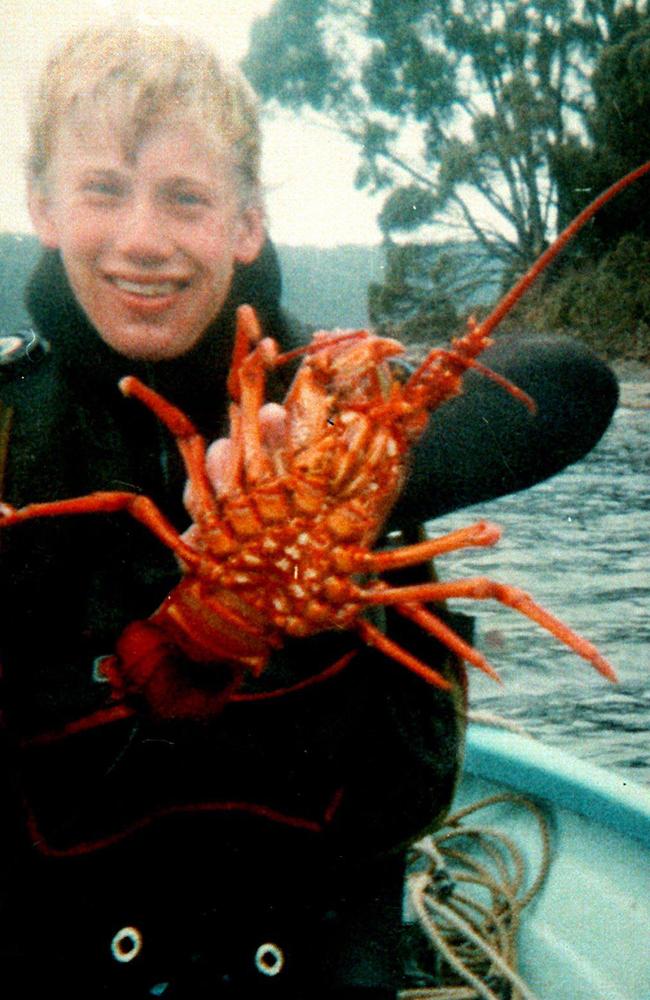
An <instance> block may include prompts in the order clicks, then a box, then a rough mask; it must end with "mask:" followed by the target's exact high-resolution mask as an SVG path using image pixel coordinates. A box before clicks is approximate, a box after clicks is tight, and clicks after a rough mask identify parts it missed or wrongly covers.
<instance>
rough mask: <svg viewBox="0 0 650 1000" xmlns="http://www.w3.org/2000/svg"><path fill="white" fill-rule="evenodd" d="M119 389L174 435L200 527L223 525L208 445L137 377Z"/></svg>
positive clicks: (180, 413) (179, 412) (129, 378)
mask: <svg viewBox="0 0 650 1000" xmlns="http://www.w3.org/2000/svg"><path fill="white" fill-rule="evenodd" d="M119 385H120V390H121V391H122V393H123V394H124V395H125V396H132V397H133V398H135V399H137V400H138V401H139V402H141V403H143V404H144V406H146V407H147V409H148V410H151V412H152V413H153V414H154V415H155V416H156V417H158V419H159V420H160V422H161V423H162V424H164V425H165V427H166V428H167V430H168V431H170V433H171V434H173V435H174V438H175V440H176V444H177V446H178V450H179V451H180V453H181V455H182V458H183V462H184V463H185V470H186V472H187V478H188V480H189V482H190V485H191V488H192V492H193V495H194V501H195V504H196V509H197V511H199V512H200V520H201V523H202V524H204V525H205V526H206V527H212V526H213V525H215V524H220V521H219V512H218V505H217V500H216V498H215V495H214V492H213V490H212V486H211V484H210V480H209V479H208V475H207V472H206V469H205V441H204V439H203V437H202V435H201V434H199V432H198V431H197V429H196V427H195V426H194V424H193V423H192V422H191V420H190V419H189V418H188V417H187V416H186V415H185V414H184V413H183V411H182V410H179V409H178V408H177V407H176V406H172V404H171V403H169V402H168V401H167V400H166V399H165V398H164V397H163V396H161V395H159V393H157V392H155V391H154V390H153V389H150V388H149V386H147V385H144V383H143V382H141V381H140V380H139V379H137V378H135V376H133V375H128V376H127V377H126V378H123V379H122V380H121V381H120V383H119Z"/></svg>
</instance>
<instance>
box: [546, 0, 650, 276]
mask: <svg viewBox="0 0 650 1000" xmlns="http://www.w3.org/2000/svg"><path fill="white" fill-rule="evenodd" d="M591 85H592V90H593V107H592V109H591V110H590V112H589V114H588V116H587V119H586V126H587V131H588V137H589V141H588V144H587V145H584V146H582V147H581V148H580V149H576V148H575V147H573V148H567V149H566V150H562V151H560V152H559V154H558V164H557V172H558V177H559V179H560V190H561V198H562V202H563V206H564V215H565V217H566V218H564V219H563V220H562V221H563V222H568V221H569V219H570V218H571V217H572V216H573V215H575V214H576V213H577V212H578V211H579V210H580V209H581V208H582V207H583V205H584V204H585V202H586V201H588V200H590V198H591V197H593V196H594V195H596V194H598V193H599V192H600V191H603V190H605V188H607V187H608V186H609V185H610V184H612V183H614V181H616V180H618V179H619V178H620V177H622V176H624V175H625V174H626V173H628V172H629V171H631V170H633V169H634V168H635V167H637V166H639V165H640V164H641V163H644V162H645V160H647V159H648V157H649V156H650V20H648V18H647V17H645V18H640V17H639V16H633V14H632V12H631V11H629V10H627V9H626V10H624V11H623V12H622V13H621V15H620V16H619V17H618V18H617V20H616V21H615V22H614V31H613V38H612V40H611V42H610V44H608V45H607V46H606V47H605V48H604V49H603V50H602V52H601V53H600V55H599V58H598V60H597V62H596V66H595V69H594V72H593V75H592V78H591ZM563 159H565V160H566V161H567V163H566V165H563V164H562V160H563ZM576 177H579V178H580V183H579V185H576ZM648 197H650V181H648V180H644V181H641V182H637V183H636V184H635V185H634V187H633V188H631V189H630V190H629V191H628V192H625V193H624V194H622V195H619V196H618V197H617V198H616V199H615V201H613V202H612V203H611V204H610V205H608V206H607V207H606V208H605V209H603V210H601V211H600V212H599V213H598V215H597V216H596V218H595V219H594V221H593V224H592V225H591V226H590V227H589V229H588V230H587V231H586V232H585V233H584V235H582V236H581V237H580V238H579V240H578V241H577V244H576V248H575V250H574V253H573V255H572V256H573V257H576V256H579V253H578V252H576V251H580V253H581V254H582V255H583V256H586V257H588V258H591V259H597V258H598V257H599V256H601V255H602V254H603V253H604V252H605V251H607V250H608V249H609V248H611V247H612V246H614V245H615V244H616V242H617V241H618V240H619V239H620V238H621V237H622V236H624V235H625V234H627V233H636V234H638V235H639V236H642V237H644V238H650V217H649V216H648V214H647V213H646V212H640V211H639V205H643V204H645V203H646V202H647V200H648Z"/></svg>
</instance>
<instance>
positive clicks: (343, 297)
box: [0, 233, 385, 330]
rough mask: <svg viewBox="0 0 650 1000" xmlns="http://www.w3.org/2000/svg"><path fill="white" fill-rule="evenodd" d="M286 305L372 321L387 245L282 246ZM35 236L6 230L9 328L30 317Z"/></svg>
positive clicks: (295, 310)
mask: <svg viewBox="0 0 650 1000" xmlns="http://www.w3.org/2000/svg"><path fill="white" fill-rule="evenodd" d="M277 251H278V256H279V258H280V264H281V266H282V280H283V296H282V301H283V304H284V307H285V308H286V309H287V310H288V311H289V312H290V313H292V314H294V315H295V316H296V317H297V318H298V319H300V320H302V321H303V322H305V323H307V324H309V325H313V326H316V327H322V328H323V329H336V328H342V329H346V328H353V329H356V328H358V327H366V326H368V323H369V321H368V302H367V300H368V286H369V285H370V283H371V282H375V281H382V280H383V273H384V266H385V265H384V251H383V249H382V248H381V247H372V246H360V245H355V244H350V245H347V246H339V247H333V248H322V247H311V246H298V247H294V246H278V247H277ZM38 253H39V245H38V241H37V240H36V237H35V236H32V235H26V234H25V235H23V234H21V235H15V234H11V233H0V319H1V321H2V324H3V326H4V327H6V328H7V329H9V330H10V329H12V328H14V329H15V327H16V326H17V325H18V326H20V325H23V324H25V323H26V322H28V318H27V316H26V314H25V310H24V307H23V305H22V290H23V286H24V282H25V279H26V276H27V275H28V274H29V272H30V270H31V268H32V267H33V265H34V262H35V261H36V258H37V256H38Z"/></svg>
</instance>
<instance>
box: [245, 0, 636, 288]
mask: <svg viewBox="0 0 650 1000" xmlns="http://www.w3.org/2000/svg"><path fill="white" fill-rule="evenodd" d="M621 7H622V10H623V11H624V13H625V17H623V15H622V14H621V9H620V8H621ZM642 9H645V3H644V2H643V0H626V2H625V3H623V4H622V5H621V4H617V3H616V2H615V0H584V2H582V3H575V2H574V0H530V2H525V0H400V3H399V4H396V3H393V2H392V0H277V2H276V4H275V5H274V7H273V8H272V10H271V12H270V13H269V14H268V15H267V16H266V17H265V18H262V19H260V20H258V21H257V22H256V24H255V25H254V28H253V32H252V36H251V37H252V42H251V49H250V52H249V54H248V56H247V58H246V60H245V69H246V71H247V73H248V74H249V76H250V78H251V80H252V82H253V84H254V85H255V86H256V88H257V89H258V91H259V92H260V94H261V95H262V97H263V98H265V99H267V100H271V99H275V100H277V101H278V102H280V103H281V104H283V105H285V106H288V107H292V108H294V109H296V110H298V109H305V108H310V109H311V110H312V112H316V113H318V114H319V115H321V116H324V117H327V118H328V120H329V121H332V120H333V121H335V122H336V124H337V126H338V127H339V128H340V129H342V130H343V131H344V132H345V133H346V134H347V135H348V136H350V137H352V138H353V139H354V140H355V141H356V142H357V143H358V145H359V147H360V150H361V154H362V165H361V168H360V171H359V176H358V182H359V184H360V185H361V186H362V187H367V188H370V189H373V190H384V191H386V192H387V202H386V205H385V208H384V211H383V213H382V218H381V223H382V225H383V227H384V232H385V234H386V237H387V238H391V237H394V236H395V235H396V234H397V233H399V232H410V233H416V234H418V235H420V236H422V233H423V227H424V235H425V237H426V232H427V231H426V227H430V226H431V225H432V224H434V223H436V224H438V223H445V224H446V225H447V226H452V227H454V229H453V230H452V231H453V232H457V231H458V232H459V238H460V236H462V238H464V239H465V238H467V236H468V235H471V236H472V237H473V238H474V239H475V240H477V241H478V242H479V243H480V245H481V246H482V247H483V249H484V250H485V251H487V252H488V253H489V255H490V257H491V259H492V260H494V261H499V262H500V263H501V264H502V265H504V266H506V267H507V268H508V269H509V270H510V271H513V272H516V271H521V270H522V269H523V268H525V267H526V266H527V265H528V264H529V263H530V262H531V261H532V260H533V259H534V258H535V257H536V256H537V254H538V253H539V251H540V250H541V249H543V248H544V246H545V245H546V244H547V243H548V241H549V237H550V235H551V234H552V233H553V231H554V226H555V222H556V218H555V216H556V206H557V198H558V177H557V174H558V172H559V173H560V175H561V180H562V181H564V188H565V189H567V190H568V189H570V187H571V185H570V184H568V183H567V170H568V168H569V166H570V152H571V150H572V149H577V150H579V151H580V150H581V149H582V148H583V145H584V142H583V140H584V134H585V132H584V129H585V122H586V119H587V116H588V113H589V110H590V97H591V89H590V84H589V72H590V68H591V67H592V66H593V63H594V61H595V59H596V57H597V55H598V53H599V51H600V50H601V49H602V47H603V46H604V45H605V43H606V42H608V41H609V40H610V38H611V37H612V36H613V35H615V34H616V33H617V32H618V31H619V29H620V27H621V24H622V21H621V18H622V17H623V20H624V21H625V23H626V24H627V25H628V26H629V25H634V24H637V23H638V20H639V17H640V16H641V15H640V13H639V11H641V10H642ZM574 178H575V175H574ZM573 187H575V184H573ZM488 220H489V221H488ZM429 236H430V230H429Z"/></svg>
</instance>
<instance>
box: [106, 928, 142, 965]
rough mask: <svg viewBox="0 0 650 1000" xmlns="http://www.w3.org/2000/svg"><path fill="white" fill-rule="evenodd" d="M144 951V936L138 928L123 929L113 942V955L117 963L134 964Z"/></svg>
mask: <svg viewBox="0 0 650 1000" xmlns="http://www.w3.org/2000/svg"><path fill="white" fill-rule="evenodd" d="M141 951H142V934H141V933H140V931H139V930H138V928H137V927H122V929H121V930H119V931H118V932H117V934H116V935H115V937H114V938H113V940H112V941H111V955H112V956H113V958H114V959H115V961H116V962H122V963H125V962H132V961H133V959H134V958H137V957H138V955H139V954H140V952H141Z"/></svg>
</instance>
